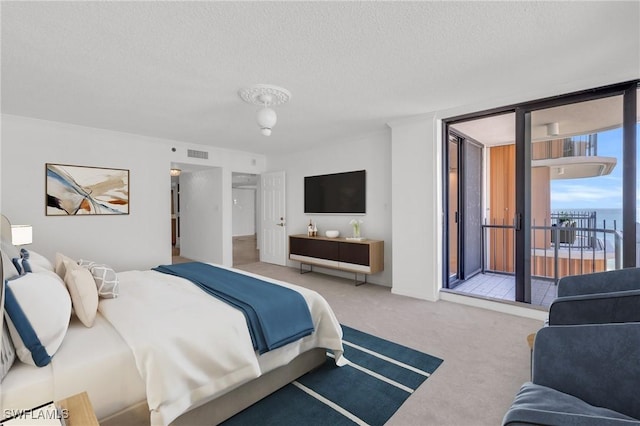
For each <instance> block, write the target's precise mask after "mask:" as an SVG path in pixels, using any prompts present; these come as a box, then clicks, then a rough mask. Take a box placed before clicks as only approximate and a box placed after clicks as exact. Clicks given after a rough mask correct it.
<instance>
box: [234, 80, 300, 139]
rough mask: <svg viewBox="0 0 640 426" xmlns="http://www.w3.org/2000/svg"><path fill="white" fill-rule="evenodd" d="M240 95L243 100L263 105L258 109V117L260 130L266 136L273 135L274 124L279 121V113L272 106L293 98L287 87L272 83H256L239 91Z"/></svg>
mask: <svg viewBox="0 0 640 426" xmlns="http://www.w3.org/2000/svg"><path fill="white" fill-rule="evenodd" d="M238 95H240V97H241V98H242V100H243V101H245V102H247V103H249V104H253V105H258V106H261V107H262V109H261V110H260V111H258V116H257V119H258V125H259V126H260V131H261V132H262V134H263V135H265V136H270V135H271V129H273V126H275V125H276V122H277V121H278V115H277V114H276V112H275V111H274V110H273V109H272V108H270V107H272V106H275V105H282V104H284V103H286V102H289V99H291V92H289V91H288V90H287V89H285V88H282V87H278V86H273V85H271V84H256V85H253V86H250V87H245V88H243V89H240V90H239V91H238Z"/></svg>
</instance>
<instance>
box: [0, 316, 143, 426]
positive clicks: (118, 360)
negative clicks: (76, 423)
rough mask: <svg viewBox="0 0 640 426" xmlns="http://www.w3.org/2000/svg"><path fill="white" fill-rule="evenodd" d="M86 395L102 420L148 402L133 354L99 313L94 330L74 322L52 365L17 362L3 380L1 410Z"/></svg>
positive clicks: (0, 395) (33, 405)
mask: <svg viewBox="0 0 640 426" xmlns="http://www.w3.org/2000/svg"><path fill="white" fill-rule="evenodd" d="M83 391H87V393H88V394H89V397H90V399H91V403H92V405H93V409H94V411H95V413H96V416H97V417H98V418H99V419H100V418H104V417H106V416H108V415H111V414H113V413H116V412H118V411H121V410H124V409H125V408H128V407H130V406H132V405H134V404H137V403H140V402H143V401H144V400H145V386H144V382H143V381H142V379H141V378H140V375H139V374H138V370H137V368H136V365H135V359H134V357H133V353H132V352H131V349H130V348H129V347H128V346H127V344H126V343H125V342H124V340H122V338H121V337H120V335H119V334H118V332H117V331H116V330H115V329H114V328H113V327H112V326H111V324H109V322H108V321H107V320H106V319H104V317H102V315H100V314H98V315H97V316H96V320H95V323H94V325H93V327H92V328H87V327H85V326H84V325H82V323H81V322H80V321H79V320H78V319H77V318H75V317H73V318H72V319H71V323H70V325H69V329H68V330H67V334H66V336H65V339H64V340H63V342H62V346H60V349H59V350H58V352H57V353H56V354H55V356H54V357H53V358H52V360H51V363H50V364H49V365H47V366H45V367H41V368H40V367H35V366H32V365H27V364H24V363H22V362H20V361H16V362H15V363H14V365H13V366H12V367H11V370H9V374H7V376H6V377H5V378H4V380H3V381H2V384H1V390H0V399H1V401H0V403H1V404H0V406H1V407H2V410H18V409H25V408H30V407H35V406H37V405H40V404H42V403H44V402H47V401H57V400H60V399H63V398H66V397H68V396H71V395H75V394H77V393H80V392H83ZM3 412H4V411H3Z"/></svg>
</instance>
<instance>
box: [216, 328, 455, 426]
mask: <svg viewBox="0 0 640 426" xmlns="http://www.w3.org/2000/svg"><path fill="white" fill-rule="evenodd" d="M342 330H343V332H344V338H343V343H344V349H345V356H346V358H347V359H348V360H349V361H350V364H349V365H347V366H344V367H336V365H335V363H334V361H333V359H331V358H328V359H327V362H326V363H325V364H324V365H323V366H322V367H320V368H319V369H317V370H315V371H312V372H311V373H308V374H306V375H304V376H302V377H301V378H299V379H298V380H296V381H294V382H293V383H291V384H289V385H287V386H285V387H284V388H282V389H280V390H279V391H277V392H275V393H273V394H271V395H270V396H268V397H267V398H265V399H263V400H261V401H259V402H258V403H256V404H254V405H252V406H251V407H249V408H247V409H246V410H244V411H242V412H241V413H239V414H237V415H235V416H234V417H232V418H230V419H229V420H227V421H226V422H224V423H223V424H224V425H226V426H235V425H279V426H282V425H284V426H289V425H290V426H293V425H353V424H357V425H372V426H373V425H383V424H384V423H385V422H386V421H387V420H389V418H390V417H391V416H392V415H393V413H395V412H396V411H397V410H398V408H400V406H401V405H402V404H403V403H404V401H406V399H407V398H409V397H410V396H411V394H412V393H413V391H414V390H415V389H417V388H418V386H420V385H421V384H422V383H423V382H424V381H425V380H427V379H428V378H429V376H430V375H431V374H432V373H433V372H434V371H435V370H436V368H438V366H439V365H440V364H441V363H442V360H441V359H440V358H436V357H434V356H431V355H428V354H425V353H423V352H419V351H416V350H414V349H410V348H407V347H405V346H402V345H398V344H396V343H393V342H390V341H388V340H384V339H381V338H379V337H376V336H372V335H370V334H367V333H363V332H361V331H358V330H355V329H353V328H350V327H347V326H344V325H343V326H342ZM328 355H329V356H332V354H328Z"/></svg>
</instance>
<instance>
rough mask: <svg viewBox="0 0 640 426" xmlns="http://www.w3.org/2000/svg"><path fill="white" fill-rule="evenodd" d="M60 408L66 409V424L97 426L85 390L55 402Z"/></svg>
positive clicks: (67, 425) (96, 420)
mask: <svg viewBox="0 0 640 426" xmlns="http://www.w3.org/2000/svg"><path fill="white" fill-rule="evenodd" d="M56 406H58V407H59V408H60V410H66V413H67V414H68V416H67V417H66V418H65V419H64V421H65V423H66V426H99V423H98V419H97V418H96V414H95V413H94V412H93V406H92V405H91V401H90V400H89V395H87V393H86V392H82V393H79V394H77V395H73V396H70V397H69V398H65V399H62V400H60V401H57V402H56Z"/></svg>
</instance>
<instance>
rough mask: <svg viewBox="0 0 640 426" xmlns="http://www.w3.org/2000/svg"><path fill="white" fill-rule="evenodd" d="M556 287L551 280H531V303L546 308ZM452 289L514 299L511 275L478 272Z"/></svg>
mask: <svg viewBox="0 0 640 426" xmlns="http://www.w3.org/2000/svg"><path fill="white" fill-rule="evenodd" d="M557 290H558V287H557V286H556V285H554V283H553V281H545V280H536V279H532V280H531V304H532V305H536V306H543V307H545V308H548V307H549V305H551V302H553V300H554V299H555V298H556V296H557ZM453 291H455V292H458V293H463V294H472V295H476V296H482V297H489V298H493V299H502V300H511V301H515V298H516V287H515V277H513V276H511V275H501V274H491V273H484V274H478V275H476V276H474V277H472V278H470V279H468V280H466V281H465V282H463V283H462V284H460V285H458V286H457V287H455V288H454V289H453Z"/></svg>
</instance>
